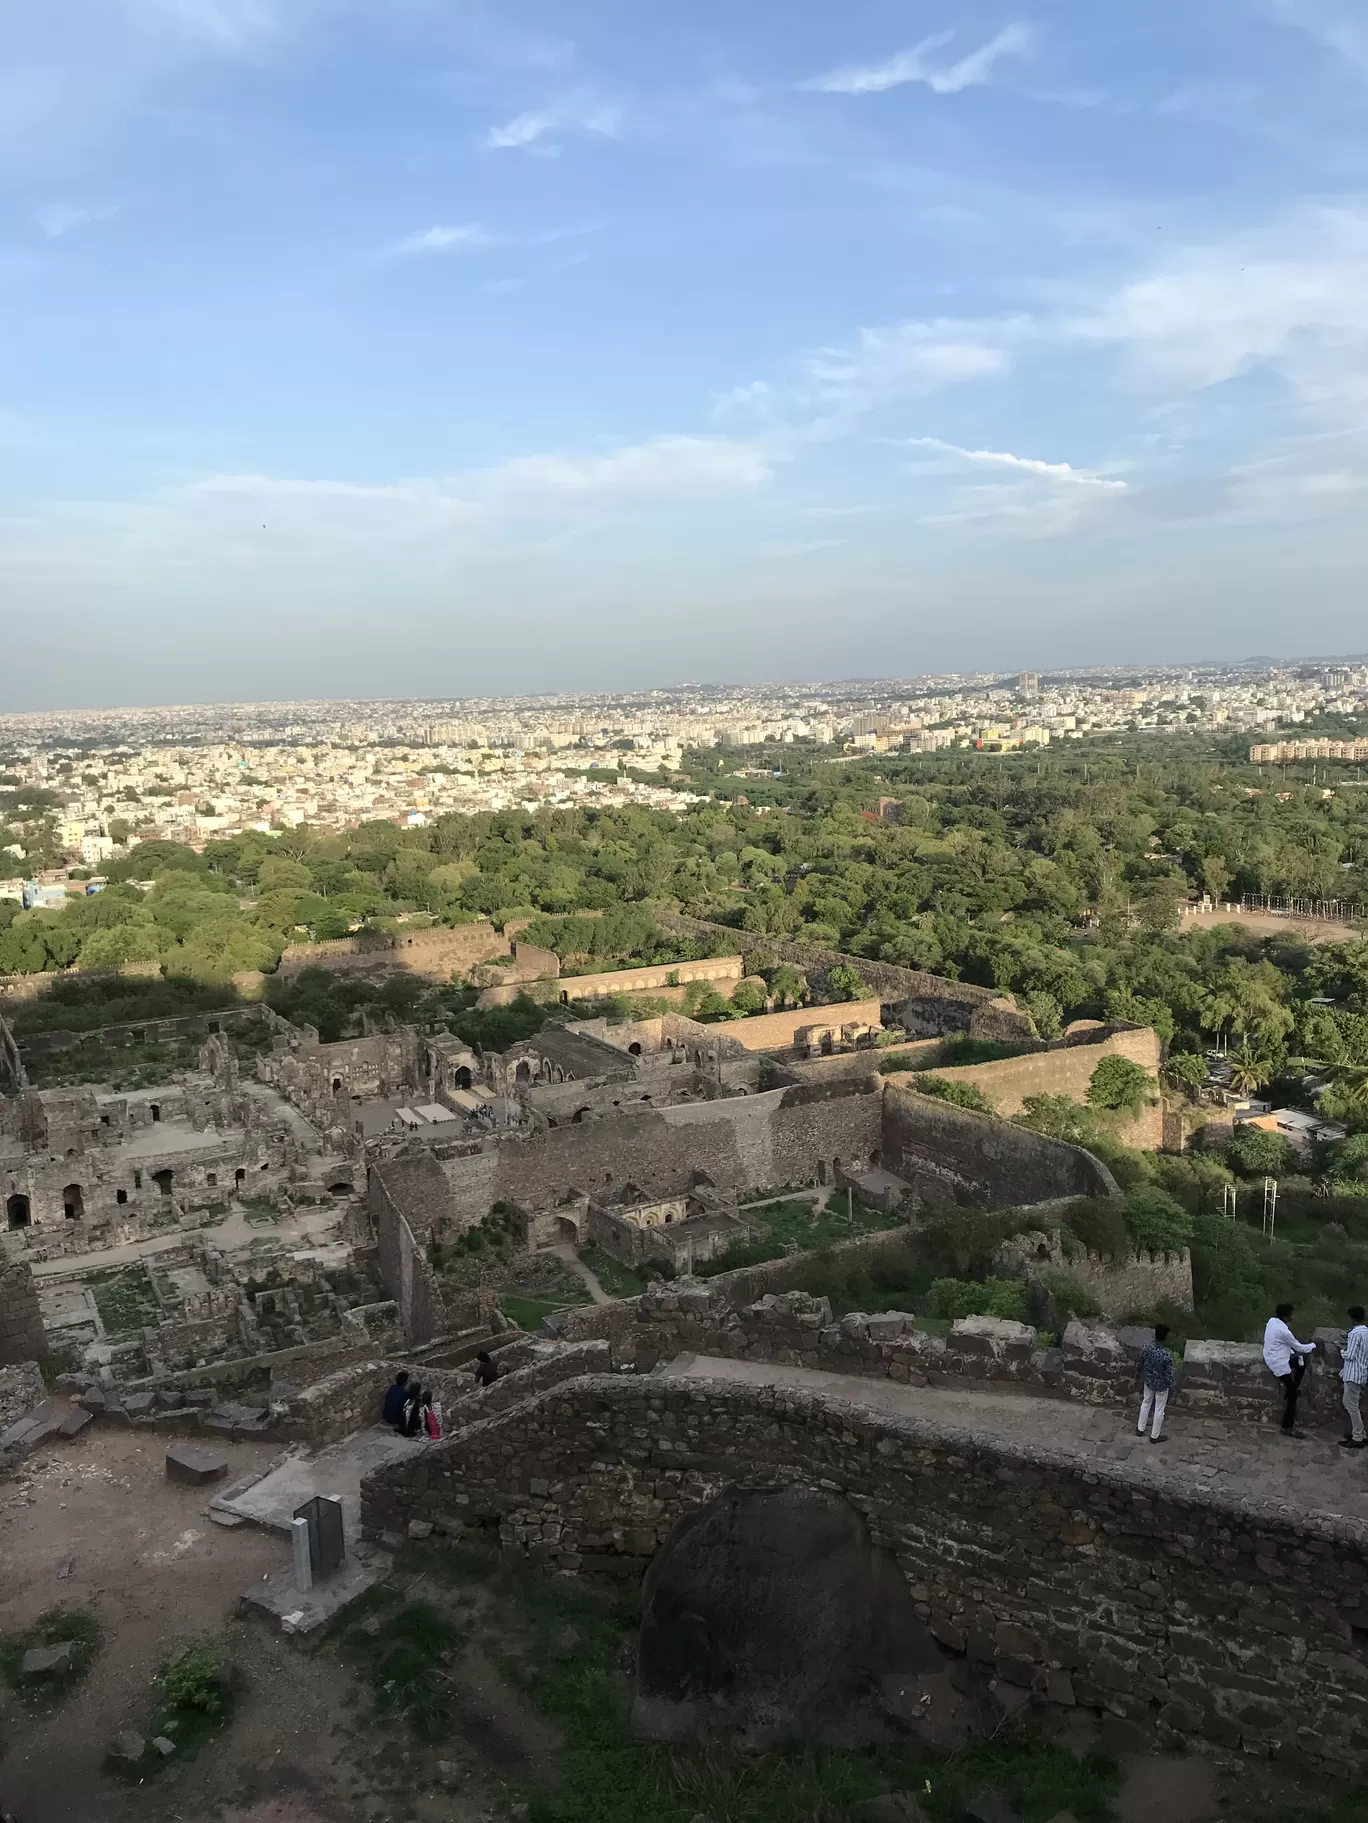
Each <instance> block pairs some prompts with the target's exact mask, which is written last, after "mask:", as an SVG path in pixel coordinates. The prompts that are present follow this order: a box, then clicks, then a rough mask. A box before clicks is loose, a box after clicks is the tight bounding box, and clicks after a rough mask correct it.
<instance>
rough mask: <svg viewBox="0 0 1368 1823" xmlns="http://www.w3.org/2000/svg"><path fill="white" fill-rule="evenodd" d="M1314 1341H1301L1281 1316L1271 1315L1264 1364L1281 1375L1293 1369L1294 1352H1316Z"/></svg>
mask: <svg viewBox="0 0 1368 1823" xmlns="http://www.w3.org/2000/svg"><path fill="white" fill-rule="evenodd" d="M1315 1349H1316V1344H1315V1343H1314V1342H1299V1341H1298V1340H1297V1338H1296V1337H1295V1336H1294V1335H1293V1334H1292V1331H1291V1330H1290V1329H1289V1328H1288V1327H1287V1325H1286V1323H1284V1322H1283V1320H1282V1318H1281V1317H1270V1318H1269V1319H1268V1325H1267V1327H1266V1328H1265V1330H1264V1366H1265V1367H1267V1368H1268V1370H1269V1372H1270V1373H1273V1374H1277V1375H1279V1376H1280V1377H1281V1376H1282V1375H1283V1374H1287V1373H1291V1371H1292V1354H1293V1351H1294V1350H1295V1351H1296V1353H1297V1354H1299V1355H1309V1354H1314V1353H1315Z"/></svg>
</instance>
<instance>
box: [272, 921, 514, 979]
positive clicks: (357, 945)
mask: <svg viewBox="0 0 1368 1823" xmlns="http://www.w3.org/2000/svg"><path fill="white" fill-rule="evenodd" d="M511 953H512V950H511V945H510V944H509V941H508V938H507V937H506V936H505V935H504V934H503V933H502V932H501V931H496V930H495V928H494V926H493V925H492V924H488V923H485V922H484V921H480V922H478V923H474V924H458V925H456V926H455V927H454V928H452V929H450V930H448V929H445V928H442V929H438V930H419V931H410V932H408V933H404V932H402V931H401V932H398V933H397V934H396V935H394V936H386V935H383V934H378V933H377V934H372V935H367V936H364V937H332V938H328V939H326V940H325V941H323V942H321V943H291V944H289V945H288V946H287V948H286V949H285V952H284V954H283V955H282V956H281V958H280V971H279V972H280V974H281V975H283V976H285V977H286V978H287V979H288V977H289V976H291V975H297V974H298V973H299V971H300V970H301V969H304V968H319V967H322V968H329V969H334V970H340V971H342V972H343V973H351V974H365V973H366V972H368V971H380V970H384V969H400V970H403V971H404V972H405V973H407V974H413V975H426V976H427V977H428V978H429V980H432V981H449V980H450V979H451V977H452V975H454V974H457V975H459V974H464V973H465V972H466V970H467V969H470V968H473V967H474V966H475V964H476V963H477V962H486V961H488V959H489V958H490V957H491V956H507V955H510V954H511Z"/></svg>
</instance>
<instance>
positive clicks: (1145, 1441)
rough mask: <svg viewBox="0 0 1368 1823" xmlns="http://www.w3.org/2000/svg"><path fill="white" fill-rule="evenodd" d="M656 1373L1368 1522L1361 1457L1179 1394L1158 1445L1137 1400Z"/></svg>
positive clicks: (778, 1370)
mask: <svg viewBox="0 0 1368 1823" xmlns="http://www.w3.org/2000/svg"><path fill="white" fill-rule="evenodd" d="M656 1372H657V1374H659V1375H661V1376H664V1377H667V1378H671V1379H675V1378H688V1379H698V1378H702V1379H707V1380H713V1381H719V1380H743V1381H747V1382H749V1383H750V1384H752V1385H762V1386H783V1387H791V1388H792V1389H793V1390H794V1391H795V1392H812V1393H821V1394H824V1395H825V1396H826V1397H828V1398H831V1399H840V1400H843V1401H845V1402H846V1403H847V1404H850V1405H858V1406H865V1407H866V1408H868V1409H870V1410H873V1411H881V1412H890V1413H895V1414H897V1415H898V1416H901V1417H908V1418H920V1419H926V1420H928V1421H930V1422H932V1423H939V1424H943V1425H945V1426H947V1427H949V1428H952V1429H954V1430H956V1431H959V1432H965V1431H970V1432H973V1433H974V1434H976V1435H978V1436H980V1437H982V1438H983V1440H984V1441H985V1442H1002V1443H1009V1444H1016V1445H1018V1446H1020V1445H1022V1444H1025V1445H1028V1446H1030V1447H1033V1448H1040V1449H1048V1450H1053V1451H1057V1452H1061V1453H1063V1454H1065V1455H1067V1456H1073V1457H1076V1458H1078V1459H1080V1460H1081V1461H1083V1462H1087V1463H1096V1464H1097V1465H1098V1466H1099V1467H1101V1466H1103V1465H1120V1464H1124V1465H1125V1472H1126V1475H1127V1477H1128V1478H1138V1479H1140V1480H1143V1481H1146V1482H1153V1483H1154V1484H1155V1486H1156V1487H1162V1488H1167V1489H1169V1490H1170V1491H1174V1492H1181V1493H1191V1494H1198V1493H1200V1494H1207V1495H1214V1496H1215V1497H1216V1498H1218V1499H1227V1500H1232V1501H1255V1502H1258V1503H1260V1504H1266V1503H1269V1502H1273V1503H1276V1504H1278V1505H1280V1506H1286V1507H1289V1508H1292V1509H1294V1510H1296V1511H1298V1512H1304V1513H1321V1514H1325V1515H1328V1516H1340V1517H1347V1518H1350V1519H1354V1520H1358V1521H1364V1520H1368V1450H1342V1449H1340V1448H1339V1447H1338V1445H1337V1443H1336V1442H1335V1436H1336V1435H1337V1433H1335V1432H1325V1433H1317V1434H1313V1435H1312V1436H1311V1437H1309V1438H1308V1440H1307V1441H1306V1442H1304V1443H1298V1442H1295V1441H1292V1440H1290V1439H1288V1438H1285V1437H1282V1436H1280V1435H1279V1433H1278V1431H1277V1429H1276V1428H1274V1427H1272V1426H1269V1427H1268V1428H1267V1429H1263V1428H1259V1427H1255V1426H1252V1425H1251V1426H1230V1425H1227V1424H1224V1423H1217V1422H1216V1421H1215V1420H1213V1419H1209V1418H1203V1417H1200V1416H1198V1415H1197V1413H1196V1412H1195V1411H1184V1410H1183V1407H1182V1399H1181V1394H1180V1395H1179V1398H1178V1400H1177V1401H1176V1402H1175V1404H1174V1406H1173V1407H1172V1408H1171V1409H1170V1413H1169V1417H1168V1420H1167V1421H1166V1423H1165V1432H1166V1434H1167V1436H1168V1441H1167V1442H1166V1443H1161V1444H1158V1445H1156V1444H1153V1443H1151V1442H1150V1441H1149V1438H1148V1437H1144V1438H1141V1437H1138V1436H1137V1435H1136V1431H1135V1417H1136V1415H1138V1403H1137V1408H1136V1412H1135V1413H1130V1412H1124V1411H1121V1410H1119V1409H1118V1408H1117V1407H1115V1406H1096V1405H1082V1404H1077V1403H1074V1402H1071V1401H1069V1400H1065V1399H1042V1398H1036V1397H1032V1396H1031V1395H1030V1394H1027V1393H1014V1392H989V1391H982V1392H980V1391H976V1390H969V1389H965V1390H963V1391H961V1390H960V1389H958V1388H955V1389H949V1388H947V1389H940V1388H933V1387H927V1386H903V1385H901V1384H900V1383H899V1382H898V1381H896V1380H867V1379H864V1378H863V1377H861V1376H859V1375H856V1374H829V1373H822V1372H820V1371H818V1370H816V1369H813V1368H808V1367H781V1366H778V1365H776V1364H774V1363H772V1362H768V1361H732V1360H724V1359H721V1358H719V1357H716V1356H712V1355H679V1356H677V1357H676V1358H675V1359H674V1360H673V1361H669V1362H666V1363H664V1364H663V1365H662V1366H660V1367H659V1368H657V1369H656Z"/></svg>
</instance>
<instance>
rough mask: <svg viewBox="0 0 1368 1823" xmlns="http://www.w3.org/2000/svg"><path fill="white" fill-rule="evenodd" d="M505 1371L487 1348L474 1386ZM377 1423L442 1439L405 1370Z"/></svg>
mask: <svg viewBox="0 0 1368 1823" xmlns="http://www.w3.org/2000/svg"><path fill="white" fill-rule="evenodd" d="M507 1372H508V1369H507V1368H506V1367H501V1366H500V1365H499V1363H498V1362H497V1361H495V1360H494V1358H493V1357H492V1356H491V1355H490V1354H489V1352H488V1350H486V1349H481V1351H480V1353H479V1354H478V1355H477V1356H476V1357H475V1384H476V1385H477V1386H479V1387H485V1386H492V1385H493V1384H494V1382H495V1381H496V1380H499V1379H502V1378H503V1376H504V1374H506V1373H507ZM380 1421H381V1423H382V1424H388V1425H389V1426H390V1428H391V1429H392V1430H396V1431H398V1433H399V1435H400V1436H401V1437H426V1438H427V1440H428V1442H429V1443H440V1442H441V1440H442V1408H441V1405H440V1404H439V1403H438V1401H437V1400H436V1399H434V1398H433V1396H432V1389H431V1387H427V1386H419V1385H418V1383H417V1381H416V1380H414V1379H413V1378H412V1377H411V1375H410V1374H409V1373H408V1371H407V1369H404V1368H401V1369H400V1371H399V1372H398V1373H397V1374H396V1375H395V1376H394V1384H393V1385H392V1386H391V1387H390V1388H389V1389H388V1391H387V1392H386V1394H385V1404H384V1408H383V1410H382V1411H381V1414H380ZM0 1823H3V1820H2V1819H0Z"/></svg>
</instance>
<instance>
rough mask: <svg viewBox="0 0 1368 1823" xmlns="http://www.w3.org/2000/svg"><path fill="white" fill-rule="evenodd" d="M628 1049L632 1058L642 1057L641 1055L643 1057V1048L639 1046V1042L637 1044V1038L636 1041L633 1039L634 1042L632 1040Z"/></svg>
mask: <svg viewBox="0 0 1368 1823" xmlns="http://www.w3.org/2000/svg"><path fill="white" fill-rule="evenodd" d="M627 1049H628V1050H629V1051H630V1052H631V1054H632V1056H633V1057H640V1055H641V1046H640V1044H639V1043H638V1042H637V1040H636V1039H635V1038H634V1039H633V1040H632V1042H631V1043H630V1044H629V1045H628V1046H627Z"/></svg>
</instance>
